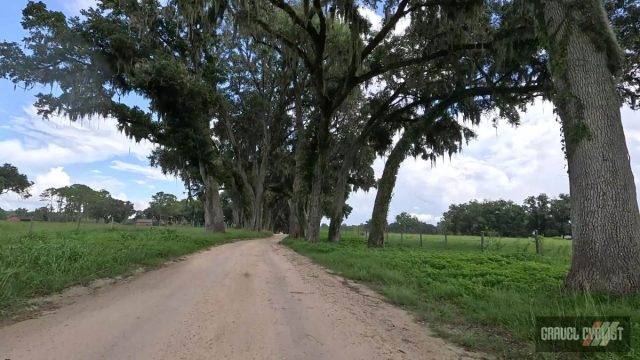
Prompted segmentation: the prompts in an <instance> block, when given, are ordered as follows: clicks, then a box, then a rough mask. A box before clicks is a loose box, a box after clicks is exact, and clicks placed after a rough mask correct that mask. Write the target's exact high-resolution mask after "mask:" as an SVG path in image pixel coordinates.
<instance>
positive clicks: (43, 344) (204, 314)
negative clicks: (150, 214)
mask: <svg viewBox="0 0 640 360" xmlns="http://www.w3.org/2000/svg"><path fill="white" fill-rule="evenodd" d="M281 239H282V236H274V237H272V238H270V239H262V240H248V241H240V242H236V243H231V244H227V245H222V246H218V247H215V248H212V249H210V250H207V251H204V252H201V253H198V254H195V255H192V256H189V257H188V258H187V259H186V260H185V261H182V262H176V263H172V264H169V265H167V266H165V267H162V268H160V269H158V270H154V271H150V272H147V273H144V274H140V275H138V276H136V277H134V278H133V279H131V280H130V281H126V282H119V283H116V284H113V285H109V286H107V287H104V288H102V289H100V290H98V291H97V292H96V293H94V294H82V295H78V296H76V297H75V298H74V299H73V301H67V302H65V304H64V305H63V306H62V307H60V308H58V309H57V310H55V311H53V312H51V313H48V314H44V315H42V316H40V317H39V318H36V319H31V320H26V321H22V322H19V323H16V324H12V325H9V326H5V327H3V328H0V359H12V360H18V359H20V360H21V359H243V360H244V359H367V360H369V359H460V358H481V356H480V355H477V354H470V353H467V352H465V351H464V350H462V349H460V348H458V347H455V346H453V345H451V344H448V343H447V342H445V341H444V340H442V339H440V338H437V337H434V336H433V335H431V334H430V333H429V331H428V330H427V329H426V328H425V327H424V326H421V325H420V324H417V323H416V322H415V321H413V319H412V317H411V316H410V315H408V314H407V313H406V312H404V311H403V310H400V309H398V308H395V307H393V306H391V305H389V304H387V303H386V302H384V301H383V300H382V299H381V298H380V297H379V296H378V295H376V294H375V293H373V292H372V291H370V290H369V289H367V288H365V287H363V286H360V285H358V284H355V283H352V282H349V281H346V280H343V279H342V278H340V277H337V276H334V275H331V274H328V273H327V272H326V271H324V270H323V269H322V268H321V267H319V266H316V265H314V264H312V263H311V262H310V261H309V260H308V259H306V258H304V257H302V256H300V255H298V254H295V253H294V252H293V251H291V250H289V249H287V248H285V247H284V246H282V245H280V244H278V241H279V240H281ZM67 300H68V299H67Z"/></svg>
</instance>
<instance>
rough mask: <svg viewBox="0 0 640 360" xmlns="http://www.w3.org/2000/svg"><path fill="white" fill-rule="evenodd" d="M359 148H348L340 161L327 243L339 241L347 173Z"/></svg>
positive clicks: (345, 195)
mask: <svg viewBox="0 0 640 360" xmlns="http://www.w3.org/2000/svg"><path fill="white" fill-rule="evenodd" d="M358 150H359V148H358V147H357V146H353V147H350V148H349V149H348V150H347V152H346V154H345V157H344V159H343V161H342V166H341V167H340V172H339V173H338V180H337V182H336V186H335V188H334V195H333V199H332V203H331V219H330V223H329V241H331V242H336V243H337V242H339V241H340V228H341V227H342V220H343V218H344V205H345V203H346V202H347V191H348V189H347V180H348V179H349V172H350V171H351V167H352V166H353V162H354V161H355V157H356V155H357V154H358Z"/></svg>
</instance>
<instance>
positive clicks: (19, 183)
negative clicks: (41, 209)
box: [0, 163, 33, 197]
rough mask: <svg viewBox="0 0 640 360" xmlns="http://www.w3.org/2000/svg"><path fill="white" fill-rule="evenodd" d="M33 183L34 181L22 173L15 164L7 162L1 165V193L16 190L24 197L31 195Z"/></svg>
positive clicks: (15, 191)
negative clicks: (30, 190) (30, 189)
mask: <svg viewBox="0 0 640 360" xmlns="http://www.w3.org/2000/svg"><path fill="white" fill-rule="evenodd" d="M31 185H33V182H31V181H29V179H27V175H24V174H21V173H20V172H19V171H18V168H16V167H15V166H13V165H11V164H6V163H5V164H4V165H2V166H1V167H0V195H2V194H5V193H8V192H14V193H16V194H19V195H22V196H23V197H29V196H31V195H30V194H29V188H30V187H31Z"/></svg>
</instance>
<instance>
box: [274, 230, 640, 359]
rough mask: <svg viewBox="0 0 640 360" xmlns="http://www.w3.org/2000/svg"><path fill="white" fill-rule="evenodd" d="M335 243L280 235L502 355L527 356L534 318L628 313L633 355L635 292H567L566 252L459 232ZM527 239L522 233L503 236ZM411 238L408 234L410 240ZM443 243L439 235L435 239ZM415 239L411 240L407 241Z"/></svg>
mask: <svg viewBox="0 0 640 360" xmlns="http://www.w3.org/2000/svg"><path fill="white" fill-rule="evenodd" d="M343 239H344V241H343V242H342V243H340V244H332V243H326V242H323V243H320V244H317V245H314V244H310V243H308V242H306V241H303V240H296V239H287V240H285V243H286V244H287V245H288V246H290V247H291V248H293V249H294V250H295V251H297V252H299V253H301V254H303V255H306V256H309V257H310V258H311V259H312V260H314V261H315V262H317V263H319V264H321V265H324V266H326V267H328V268H329V269H331V270H332V271H335V272H336V273H338V274H339V275H342V276H345V277H347V278H351V279H354V280H358V281H362V282H364V283H365V284H367V285H369V286H371V287H372V288H373V289H375V290H377V291H379V292H380V293H381V294H383V295H385V296H386V297H387V298H388V299H389V300H390V301H392V302H393V303H395V304H398V305H404V306H407V307H409V308H410V309H411V310H413V311H415V312H417V313H418V314H419V315H420V316H421V317H424V318H425V319H426V320H427V323H428V324H429V325H430V326H431V327H432V328H434V330H436V332H437V333H438V334H440V335H442V336H445V337H449V338H451V339H453V340H454V341H456V342H459V343H461V344H462V345H465V346H469V347H472V348H475V349H480V350H483V351H489V352H493V353H497V354H498V355H499V356H501V357H504V358H533V357H534V354H533V347H532V340H533V338H534V333H533V332H534V321H535V316H545V315H549V316H551V315H605V314H606V315H631V316H632V318H633V319H634V321H636V325H635V328H634V329H633V330H634V332H633V337H634V338H633V339H632V344H633V349H632V350H631V353H630V354H629V356H630V358H633V357H634V356H637V355H638V354H639V353H640V332H638V331H640V325H638V321H639V320H640V313H639V312H638V309H639V308H640V296H638V295H636V296H629V297H625V298H618V297H613V296H605V295H596V294H588V293H586V294H571V293H566V292H564V291H563V290H562V283H563V279H564V276H565V274H566V271H567V269H568V267H569V256H567V255H568V254H560V253H557V252H556V249H557V246H561V245H559V244H561V242H564V243H565V244H567V245H566V246H569V242H568V241H566V240H558V241H559V242H558V243H555V242H550V243H548V244H547V245H548V246H547V248H546V250H547V253H548V254H547V253H545V255H544V256H537V255H535V254H534V253H532V252H519V251H517V248H518V247H519V246H517V245H514V246H509V247H508V248H506V249H502V250H500V251H485V252H480V251H479V250H478V247H477V244H478V243H477V241H478V239H477V238H476V239H475V247H474V248H471V247H468V246H467V245H466V243H465V241H467V240H465V238H457V237H452V236H450V237H449V244H450V246H449V247H447V248H445V247H444V246H441V247H436V246H430V247H428V248H427V247H425V248H423V249H420V248H416V247H414V248H407V247H404V246H401V243H400V242H399V239H397V238H396V240H395V241H393V242H392V245H391V246H387V247H386V248H383V249H370V248H367V247H366V246H365V244H364V243H365V241H366V240H365V239H364V238H361V237H357V236H354V235H353V234H344V235H343ZM503 240H505V241H509V242H514V243H521V244H526V243H527V240H526V239H503ZM413 241H415V239H414V240H413ZM438 241H439V242H440V243H442V237H440V238H439V239H438ZM414 244H415V243H414Z"/></svg>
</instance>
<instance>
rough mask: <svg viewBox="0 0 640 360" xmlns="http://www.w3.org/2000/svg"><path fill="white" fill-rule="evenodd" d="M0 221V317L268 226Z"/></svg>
mask: <svg viewBox="0 0 640 360" xmlns="http://www.w3.org/2000/svg"><path fill="white" fill-rule="evenodd" d="M75 226H76V225H75V224H73V223H45V222H35V223H34V224H33V231H30V227H31V225H30V224H29V223H10V222H6V221H0V318H2V317H5V316H7V315H9V314H10V313H11V312H12V311H14V310H17V309H20V308H22V307H23V306H25V304H26V303H27V302H28V300H29V299H31V298H35V297H40V296H46V295H50V294H54V293H57V292H60V291H61V290H63V289H65V288H67V287H70V286H73V285H88V284H89V283H91V282H92V281H93V280H96V279H99V278H108V277H114V276H117V275H123V274H124V275H126V274H129V273H131V272H133V271H134V270H135V269H137V268H140V267H154V266H158V265H161V264H162V263H164V262H165V261H167V260H169V259H173V258H176V257H180V256H182V255H185V254H188V253H192V252H195V251H198V250H201V249H204V248H207V247H210V246H213V245H220V244H224V243H227V242H230V241H231V240H234V239H247V238H255V237H266V236H269V235H271V234H270V233H268V232H251V231H245V230H229V231H228V232H226V233H224V234H219V233H215V234H210V233H205V232H204V230H203V229H202V228H191V227H163V228H138V227H135V226H125V225H117V226H115V227H114V228H113V229H112V228H111V226H110V225H104V224H82V226H81V227H80V230H76V227H75Z"/></svg>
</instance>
